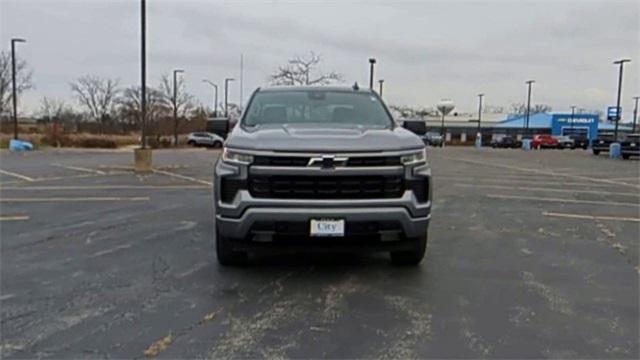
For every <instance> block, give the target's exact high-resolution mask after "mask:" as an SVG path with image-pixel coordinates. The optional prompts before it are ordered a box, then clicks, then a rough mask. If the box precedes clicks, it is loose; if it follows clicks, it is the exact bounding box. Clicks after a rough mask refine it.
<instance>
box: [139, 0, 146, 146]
mask: <svg viewBox="0 0 640 360" xmlns="http://www.w3.org/2000/svg"><path fill="white" fill-rule="evenodd" d="M140 117H141V119H140V126H141V129H140V141H141V142H142V146H141V148H142V149H146V148H147V129H146V128H147V5H146V1H145V0H141V1H140Z"/></svg>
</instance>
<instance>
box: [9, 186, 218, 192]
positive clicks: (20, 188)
mask: <svg viewBox="0 0 640 360" xmlns="http://www.w3.org/2000/svg"><path fill="white" fill-rule="evenodd" d="M209 188H211V187H210V186H205V185H78V186H68V185H61V186H1V185H0V191H2V190H18V191H65V190H151V189H154V190H157V189H160V190H161V189H168V190H171V189H180V190H188V189H209Z"/></svg>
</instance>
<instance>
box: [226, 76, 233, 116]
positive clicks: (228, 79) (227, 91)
mask: <svg viewBox="0 0 640 360" xmlns="http://www.w3.org/2000/svg"><path fill="white" fill-rule="evenodd" d="M234 80H235V79H233V78H226V79H224V117H225V118H229V96H228V94H229V81H234Z"/></svg>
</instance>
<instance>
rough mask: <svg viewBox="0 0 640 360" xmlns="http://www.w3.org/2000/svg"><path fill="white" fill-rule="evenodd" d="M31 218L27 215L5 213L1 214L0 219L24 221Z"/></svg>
mask: <svg viewBox="0 0 640 360" xmlns="http://www.w3.org/2000/svg"><path fill="white" fill-rule="evenodd" d="M23 220H29V216H27V215H5V216H0V221H23Z"/></svg>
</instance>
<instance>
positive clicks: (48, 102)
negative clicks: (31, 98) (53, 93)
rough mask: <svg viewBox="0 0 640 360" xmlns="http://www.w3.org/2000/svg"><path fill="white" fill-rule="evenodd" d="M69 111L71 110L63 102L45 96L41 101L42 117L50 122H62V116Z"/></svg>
mask: <svg viewBox="0 0 640 360" xmlns="http://www.w3.org/2000/svg"><path fill="white" fill-rule="evenodd" d="M67 110H69V108H68V106H67V104H66V103H65V102H64V101H63V100H59V99H54V98H48V97H46V96H44V97H43V98H42V100H41V101H40V116H42V117H43V118H46V119H47V121H48V122H51V121H55V122H58V121H60V118H61V117H62V114H64V113H65V112H66V111H67Z"/></svg>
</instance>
